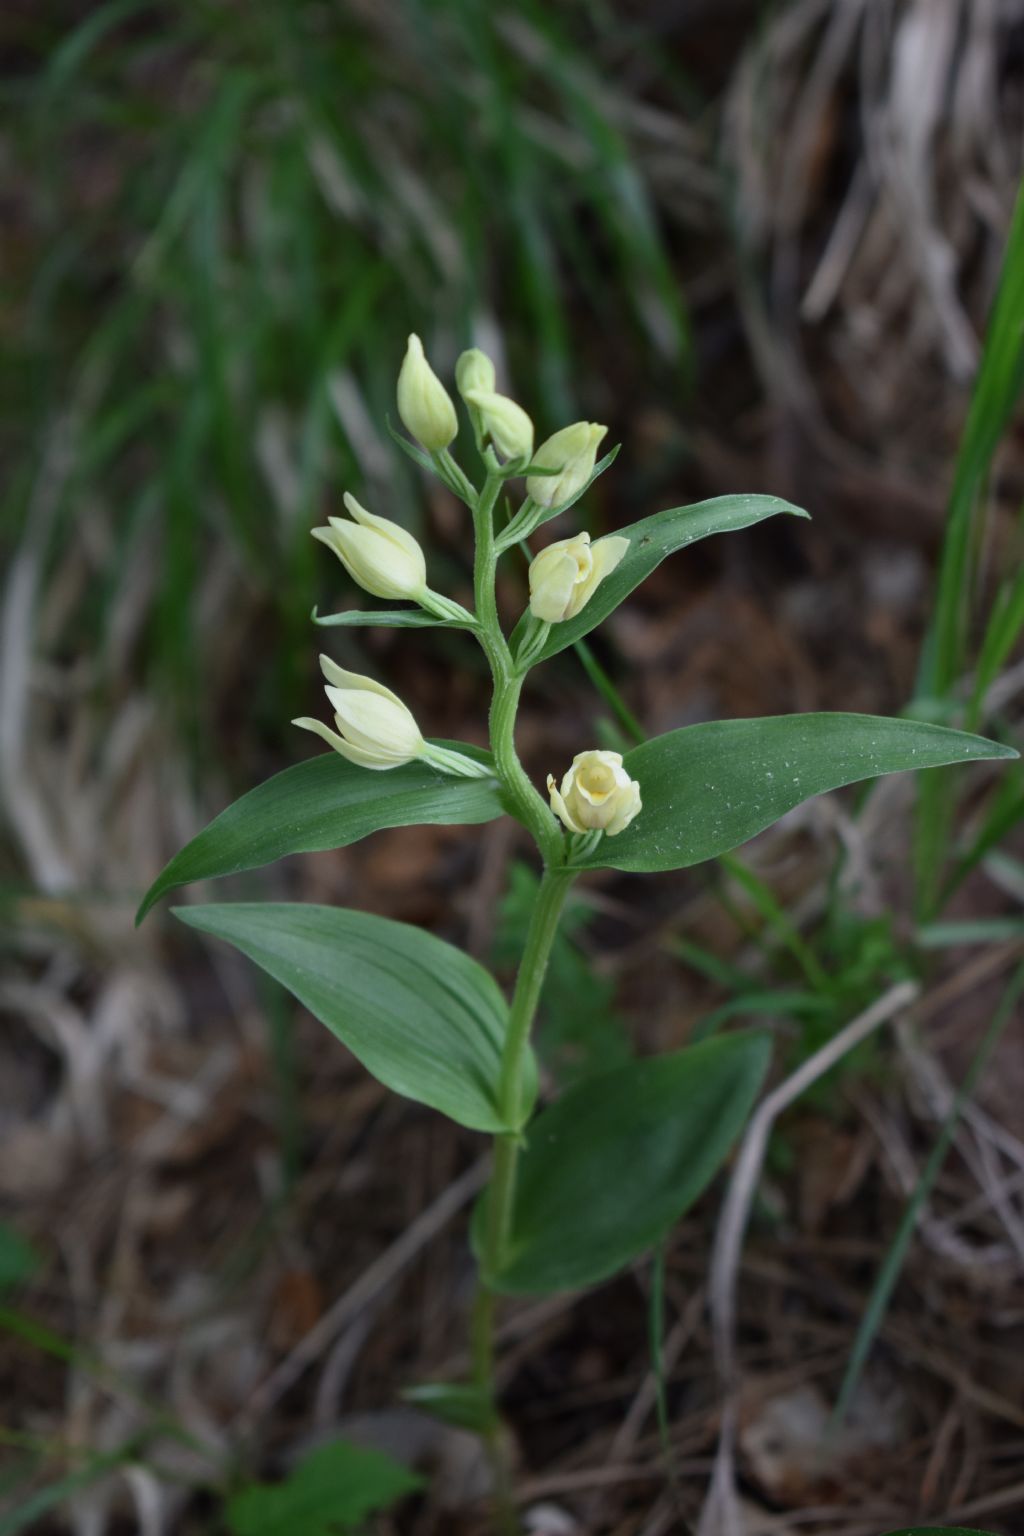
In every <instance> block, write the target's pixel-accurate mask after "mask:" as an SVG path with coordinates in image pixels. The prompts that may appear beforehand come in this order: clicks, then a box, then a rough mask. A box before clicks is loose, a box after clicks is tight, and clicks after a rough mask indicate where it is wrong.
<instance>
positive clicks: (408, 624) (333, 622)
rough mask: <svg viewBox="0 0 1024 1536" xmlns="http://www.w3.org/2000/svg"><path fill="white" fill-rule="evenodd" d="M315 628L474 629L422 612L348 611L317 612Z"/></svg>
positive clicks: (468, 624) (403, 610) (311, 615)
mask: <svg viewBox="0 0 1024 1536" xmlns="http://www.w3.org/2000/svg"><path fill="white" fill-rule="evenodd" d="M310 618H311V619H312V620H313V623H314V624H319V625H320V627H321V629H366V628H370V627H372V626H376V627H377V628H378V629H472V628H473V625H472V624H471V623H469V622H468V621H467V622H466V623H463V622H462V621H461V620H460V619H437V618H435V617H434V615H433V614H431V613H424V611H423V609H422V608H379V609H377V608H346V609H344V610H343V611H342V612H341V613H319V612H318V611H317V610H316V609H315V608H314V609H313V612H312V613H311V614H310Z"/></svg>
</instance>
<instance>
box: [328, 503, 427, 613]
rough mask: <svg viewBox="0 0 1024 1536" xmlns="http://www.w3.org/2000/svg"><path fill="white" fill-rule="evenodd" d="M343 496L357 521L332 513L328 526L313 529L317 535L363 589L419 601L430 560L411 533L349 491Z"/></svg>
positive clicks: (424, 586) (380, 594)
mask: <svg viewBox="0 0 1024 1536" xmlns="http://www.w3.org/2000/svg"><path fill="white" fill-rule="evenodd" d="M344 500H345V506H346V507H347V509H348V511H349V512H350V513H351V514H352V516H353V518H354V519H355V521H354V522H351V523H350V522H349V521H348V519H347V518H344V517H329V518H328V519H327V522H328V524H329V526H328V527H327V528H314V529H313V537H314V539H319V540H320V542H321V544H326V545H327V548H328V549H330V550H333V551H334V553H335V554H336V555H337V557H338V559H339V560H340V561H341V563H342V565H343V566H344V567H345V569H346V570H347V571H348V573H349V575H350V576H351V577H352V580H353V581H357V582H358V583H359V585H360V586H361V587H362V588H363V589H364V591H366V592H372V594H373V596H374V597H385V598H408V599H410V600H411V601H413V602H418V601H419V600H420V599H421V598H422V596H423V594H424V592H425V590H426V585H427V564H426V561H425V559H424V557H423V551H422V549H421V548H420V546H419V544H418V543H417V542H416V540H415V539H414V538H413V536H412V534H411V533H409V532H408V531H407V530H406V529H405V528H401V527H400V526H399V525H398V523H392V522H389V520H388V519H387V518H386V517H375V516H374V514H373V513H372V512H367V510H366V508H365V507H362V506H360V504H359V502H358V501H356V499H355V497H354V496H352V495H350V494H349V492H348V491H346V492H345V498H344Z"/></svg>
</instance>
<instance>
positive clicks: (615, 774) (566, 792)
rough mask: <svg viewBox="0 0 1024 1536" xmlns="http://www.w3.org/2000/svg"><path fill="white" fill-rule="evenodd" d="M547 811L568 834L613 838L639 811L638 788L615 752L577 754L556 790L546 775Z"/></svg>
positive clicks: (551, 776)
mask: <svg viewBox="0 0 1024 1536" xmlns="http://www.w3.org/2000/svg"><path fill="white" fill-rule="evenodd" d="M548 794H549V795H550V797H551V809H552V810H553V811H554V813H555V815H556V816H557V817H558V819H559V821H561V822H562V824H563V826H566V827H568V829H569V831H570V832H606V833H607V834H608V836H609V837H615V836H616V835H617V834H618V833H619V832H622V831H623V830H624V828H626V827H628V826H629V824H630V822H631V821H632V820H633V817H634V816H635V815H636V814H637V812H638V811H639V810H640V809H641V801H640V786H639V784H638V783H637V782H636V780H635V779H631V778H630V776H629V774H628V773H627V772H626V770H625V768H623V766H622V757H621V755H620V753H618V752H578V753H577V754H576V756H575V757H574V758H573V760H572V767H571V768H570V769H569V772H568V773H567V774H566V775H565V778H564V779H563V780H562V787H561V789H556V787H555V780H554V775H553V774H548Z"/></svg>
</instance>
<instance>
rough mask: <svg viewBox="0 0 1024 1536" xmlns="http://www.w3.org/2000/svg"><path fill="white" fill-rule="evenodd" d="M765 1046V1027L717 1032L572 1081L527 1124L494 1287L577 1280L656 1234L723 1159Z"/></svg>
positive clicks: (522, 1289)
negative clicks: (735, 1032)
mask: <svg viewBox="0 0 1024 1536" xmlns="http://www.w3.org/2000/svg"><path fill="white" fill-rule="evenodd" d="M769 1053H770V1043H769V1040H768V1037H767V1036H765V1035H727V1036H725V1037H723V1038H721V1039H717V1040H708V1041H706V1042H704V1043H703V1044H701V1045H695V1046H690V1047H689V1048H688V1049H687V1050H684V1051H678V1052H676V1053H675V1054H674V1055H671V1056H656V1057H652V1058H649V1059H647V1060H645V1061H636V1062H631V1063H630V1064H629V1065H628V1066H626V1067H619V1068H616V1070H615V1071H613V1072H604V1073H602V1074H601V1075H600V1076H599V1077H590V1078H587V1079H586V1080H585V1081H584V1082H582V1083H579V1084H577V1086H576V1087H574V1088H570V1089H569V1090H568V1091H567V1092H566V1093H565V1094H563V1095H562V1097H561V1098H560V1099H559V1100H558V1101H557V1103H555V1104H554V1105H553V1106H552V1107H551V1108H550V1109H547V1110H545V1111H544V1112H543V1114H541V1115H540V1116H539V1117H538V1118H537V1120H536V1121H535V1122H534V1123H533V1125H531V1126H530V1128H529V1131H528V1138H529V1139H528V1143H527V1147H526V1150H525V1152H524V1153H523V1156H522V1159H521V1161H520V1165H519V1173H518V1178H517V1183H516V1193H515V1203H514V1206H513V1211H512V1223H511V1230H510V1236H509V1241H508V1246H507V1250H506V1258H505V1262H504V1263H503V1265H502V1267H501V1271H500V1273H499V1274H497V1275H495V1276H493V1277H491V1278H492V1280H493V1282H494V1284H495V1287H496V1288H497V1289H498V1290H501V1291H508V1292H514V1293H533V1294H545V1293H547V1292H550V1291H563V1290H575V1289H577V1288H579V1287H581V1286H585V1285H593V1284H595V1283H596V1282H597V1281H599V1280H604V1279H605V1278H606V1277H607V1276H608V1275H611V1274H614V1273H615V1271H616V1270H618V1269H621V1268H622V1266H623V1265H624V1264H628V1263H629V1262H630V1260H631V1259H634V1258H636V1256H637V1254H639V1253H642V1252H643V1251H644V1250H645V1249H646V1248H650V1247H653V1245H654V1244H655V1243H657V1242H659V1241H660V1240H661V1239H662V1238H663V1237H664V1236H665V1234H666V1233H667V1232H668V1231H669V1230H670V1228H671V1227H672V1226H673V1225H674V1223H675V1222H677V1221H678V1220H679V1218H680V1216H681V1215H682V1214H683V1212H684V1211H685V1210H686V1209H687V1207H688V1206H690V1205H692V1203H693V1201H694V1200H696V1199H697V1197H698V1195H700V1193H701V1192H702V1191H703V1190H704V1188H705V1187H706V1186H707V1184H708V1182H709V1181H710V1179H711V1178H712V1176H713V1175H714V1174H715V1172H716V1171H717V1169H718V1168H719V1166H720V1165H721V1163H722V1162H723V1160H724V1158H725V1156H726V1154H727V1153H728V1151H729V1148H730V1146H731V1145H732V1143H733V1141H734V1140H735V1138H736V1136H737V1135H738V1134H739V1132H740V1130H741V1129H742V1126H743V1123H744V1121H745V1120H746V1118H747V1116H748V1114H749V1113H750V1110H751V1108H752V1106H753V1103H754V1100H755V1098H756V1096H757V1092H758V1089H759V1088H760V1086H761V1081H762V1079H763V1077H764V1074H765V1071H766V1069H767V1066H768V1057H769ZM485 1198H486V1197H485ZM483 1211H484V1203H483V1201H481V1202H480V1203H479V1204H478V1206H477V1213H476V1218H475V1222H474V1227H475V1231H476V1233H477V1234H478V1233H479V1230H480V1227H481V1225H482V1223H483V1221H484V1219H485V1218H484V1215H483ZM477 1248H478V1251H479V1243H478V1242H477Z"/></svg>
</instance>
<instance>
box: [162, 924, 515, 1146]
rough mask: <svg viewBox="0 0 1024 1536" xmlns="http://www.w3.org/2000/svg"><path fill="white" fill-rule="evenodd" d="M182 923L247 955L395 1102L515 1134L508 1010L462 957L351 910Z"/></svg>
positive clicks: (421, 935) (417, 931)
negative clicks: (505, 1100) (507, 1092)
mask: <svg viewBox="0 0 1024 1536" xmlns="http://www.w3.org/2000/svg"><path fill="white" fill-rule="evenodd" d="M173 911H174V915H175V917H179V918H180V919H181V921H182V922H183V923H187V924H188V925H189V927H190V928H198V929H199V931H200V932H201V933H209V934H212V935H213V937H214V938H218V939H224V940H225V941H226V942H227V943H228V944H233V945H234V946H235V948H236V949H239V950H241V952H242V954H243V955H248V957H249V959H250V960H254V961H255V962H256V964H257V965H259V966H261V967H262V968H263V970H265V971H266V972H267V973H268V974H269V975H271V976H273V977H274V979H275V981H279V982H280V983H281V984H282V986H285V987H287V988H288V990H289V992H291V993H292V994H293V996H295V997H297V998H298V1000H299V1002H300V1003H304V1004H305V1006H306V1007H307V1008H308V1009H309V1011H310V1013H312V1014H315V1016H316V1017H317V1018H318V1019H319V1020H320V1022H321V1023H322V1024H326V1025H327V1028H328V1029H329V1030H331V1032H332V1033H333V1034H335V1035H337V1037H338V1039H339V1040H342V1041H344V1043H345V1045H347V1046H348V1048H349V1050H350V1051H351V1052H352V1054H353V1055H354V1056H357V1057H358V1058H359V1060H360V1061H361V1062H362V1064H363V1066H364V1067H366V1069H367V1071H369V1072H372V1073H373V1075H374V1077H376V1078H378V1079H379V1080H380V1082H382V1083H384V1084H385V1085H386V1086H387V1087H388V1088H392V1089H393V1090H394V1091H395V1093H401V1094H403V1095H404V1096H405V1097H406V1098H408V1099H415V1100H416V1101H417V1103H420V1104H429V1105H430V1106H431V1107H432V1108H433V1109H439V1110H441V1112H442V1113H443V1114H446V1115H448V1116H450V1118H451V1119H452V1120H456V1121H458V1123H459V1124H460V1125H468V1126H469V1127H470V1129H472V1130H476V1131H508V1130H513V1129H517V1127H512V1126H509V1125H507V1124H506V1122H505V1121H504V1120H503V1118H502V1116H501V1113H500V1111H499V1109H498V1102H497V1084H498V1076H499V1069H500V1065H501V1050H502V1044H503V1042H504V1038H505V1029H506V1026H507V1022H508V1009H507V1006H506V1003H505V999H504V998H503V997H502V995H501V992H500V991H499V990H498V984H497V982H496V981H495V980H494V978H493V976H491V975H490V973H489V972H488V971H485V970H484V968H483V966H482V965H478V964H477V962H476V961H475V960H471V959H470V957H469V956H468V955H465V954H463V952H462V950H460V949H456V948H455V947H454V945H452V944H446V943H445V942H444V940H443V939H439V938H436V937H435V935H434V934H432V933H426V932H425V931H424V930H423V929H422V928H413V927H411V926H410V925H409V924H408V923H396V922H393V921H392V920H391V919H390V918H386V917H376V916H374V914H373V913H371V912H352V911H349V910H347V909H346V908H344V907H318V906H306V905H304V904H302V903H294V902H227V903H217V904H215V905H210V906H197V907H175V908H174V909H173Z"/></svg>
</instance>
